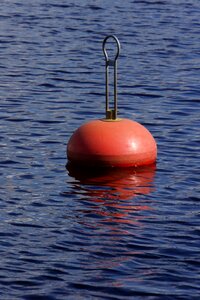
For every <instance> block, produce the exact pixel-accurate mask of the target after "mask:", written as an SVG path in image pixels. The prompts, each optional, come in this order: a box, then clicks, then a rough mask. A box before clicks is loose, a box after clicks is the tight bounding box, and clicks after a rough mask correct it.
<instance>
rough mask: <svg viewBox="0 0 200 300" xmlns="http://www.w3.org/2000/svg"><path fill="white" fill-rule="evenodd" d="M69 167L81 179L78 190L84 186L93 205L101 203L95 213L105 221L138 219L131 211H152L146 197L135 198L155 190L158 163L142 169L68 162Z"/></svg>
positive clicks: (127, 221) (73, 175)
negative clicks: (89, 166) (81, 165)
mask: <svg viewBox="0 0 200 300" xmlns="http://www.w3.org/2000/svg"><path fill="white" fill-rule="evenodd" d="M67 170H68V172H69V175H70V176H72V177H74V178H75V179H76V180H78V181H79V185H78V187H79V191H80V189H81V191H82V192H84V195H85V196H87V198H88V199H89V200H91V201H92V202H93V204H94V203H96V204H101V205H96V208H95V213H96V214H98V215H99V216H101V217H104V221H106V222H113V221H114V222H117V223H133V222H138V221H139V218H140V216H139V215H138V216H137V217H135V218H132V217H131V216H130V213H131V214H135V213H137V212H138V211H143V210H152V208H151V206H150V205H149V202H148V201H147V200H146V199H139V200H138V201H133V199H134V198H135V197H136V196H139V195H141V196H142V195H148V194H149V193H151V192H152V191H153V190H154V186H153V180H154V176H155V170H156V167H155V165H152V166H148V167H145V168H144V167H143V168H139V169H133V168H119V169H116V168H113V169H100V170H99V169H98V170H96V169H92V170H82V169H80V168H77V167H74V166H72V165H67ZM93 213H94V207H93ZM102 221H103V220H102Z"/></svg>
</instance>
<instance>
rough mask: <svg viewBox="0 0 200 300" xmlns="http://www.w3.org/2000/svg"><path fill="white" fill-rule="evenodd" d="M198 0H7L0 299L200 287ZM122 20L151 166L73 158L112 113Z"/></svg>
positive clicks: (125, 80) (151, 294) (128, 105)
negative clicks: (75, 141)
mask: <svg viewBox="0 0 200 300" xmlns="http://www.w3.org/2000/svg"><path fill="white" fill-rule="evenodd" d="M199 15H200V1H199V0H187V1H185V0H176V1H175V0H171V1H165V0H160V1H153V0H143V1H140V0H135V1H121V0H120V1H119V0H118V1H100V0H95V1H64V0H60V1H57V0H46V1H42V0H35V1H27V0H15V1H10V0H3V1H1V6H0V41H1V43H0V175H1V177H0V183H1V190H0V220H1V222H0V299H2V300H15V299H24V300H36V299H37V300H41V299H47V300H59V299H70V300H72V299H75V300H76V299H112V300H114V299H151V300H152V299H156V300H158V299H164V300H165V299H166V300H168V299H170V300H171V299H173V300H174V299H181V300H182V299H200V183H199V181H200V175H199V174H200V131H199V128H200V117H199V116H200V100H199V99H200V35H199V32H200V21H199ZM108 34H116V35H117V36H118V38H119V40H120V42H121V45H122V51H121V55H120V58H119V68H118V72H119V116H120V117H126V118H130V119H133V120H136V121H138V122H140V123H142V124H143V125H145V126H146V127H147V128H148V129H149V130H150V131H151V133H152V134H153V136H154V137H155V138H156V140H157V144H158V161H157V166H156V169H155V168H147V169H145V170H140V171H135V170H122V171H118V172H117V171H114V172H111V173H109V174H106V175H105V174H80V173H78V174H77V173H74V171H73V170H69V171H68V170H66V168H65V164H66V162H67V161H66V153H65V150H66V143H67V141H68V139H69V137H70V136H71V134H72V133H73V131H74V130H75V129H76V128H77V127H79V126H80V125H81V124H82V123H83V122H85V121H86V120H91V119H94V118H101V117H103V116H104V107H105V97H104V57H103V53H102V49H101V47H102V41H103V39H104V38H105V36H106V35H108Z"/></svg>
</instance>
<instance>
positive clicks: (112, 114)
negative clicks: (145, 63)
mask: <svg viewBox="0 0 200 300" xmlns="http://www.w3.org/2000/svg"><path fill="white" fill-rule="evenodd" d="M110 38H112V39H114V41H115V42H116V44H117V52H116V55H115V57H114V60H110V59H109V58H108V53H107V51H106V42H107V40H108V39H110ZM119 52H120V43H119V40H118V38H117V37H116V36H114V35H108V36H107V37H106V38H105V39H104V41H103V53H104V56H105V60H106V72H105V73H106V75H105V77H106V119H107V120H116V119H117V58H118V56H119ZM109 66H113V67H114V109H109Z"/></svg>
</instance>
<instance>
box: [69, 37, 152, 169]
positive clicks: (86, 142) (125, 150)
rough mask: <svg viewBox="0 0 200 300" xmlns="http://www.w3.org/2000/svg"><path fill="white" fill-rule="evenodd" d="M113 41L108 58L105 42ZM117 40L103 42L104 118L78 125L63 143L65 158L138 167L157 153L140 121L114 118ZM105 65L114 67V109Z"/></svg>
mask: <svg viewBox="0 0 200 300" xmlns="http://www.w3.org/2000/svg"><path fill="white" fill-rule="evenodd" d="M110 37H111V38H113V39H114V40H115V41H116V43H117V54H116V56H115V59H114V60H109V59H108V55H107V51H106V49H105V44H106V41H107V39H108V38H110ZM119 50H120V44H119V41H118V39H117V38H116V37H115V36H108V37H106V38H105V39H104V42H103V51H104V55H105V58H106V118H105V119H101V120H92V121H90V122H87V123H85V124H83V125H82V126H80V127H79V128H78V129H77V130H76V131H75V132H74V134H73V135H72V136H71V138H70V140H69V142H68V145H67V157H68V160H69V162H71V163H74V164H78V165H85V166H91V167H131V166H134V167H139V166H146V165H150V164H153V163H154V162H155V161H156V157H157V146H156V142H155V140H154V138H153V136H152V135H151V133H150V132H149V131H148V130H147V129H146V128H145V127H144V126H142V125H141V124H139V123H137V122H135V121H132V120H129V119H118V118H117V72H116V70H117V58H118V55H119ZM109 66H113V67H114V109H112V110H111V109H109V85H108V77H109Z"/></svg>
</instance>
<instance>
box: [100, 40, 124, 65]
mask: <svg viewBox="0 0 200 300" xmlns="http://www.w3.org/2000/svg"><path fill="white" fill-rule="evenodd" d="M110 38H112V39H114V41H115V42H116V44H117V52H116V55H115V58H114V60H110V59H109V58H108V53H107V50H106V42H107V40H108V39H110ZM103 53H104V56H105V59H106V63H107V64H109V62H112V63H113V64H114V63H115V62H116V60H117V58H118V56H119V53H120V42H119V40H118V38H117V37H116V36H115V35H108V36H107V37H106V38H105V39H104V40H103Z"/></svg>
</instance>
